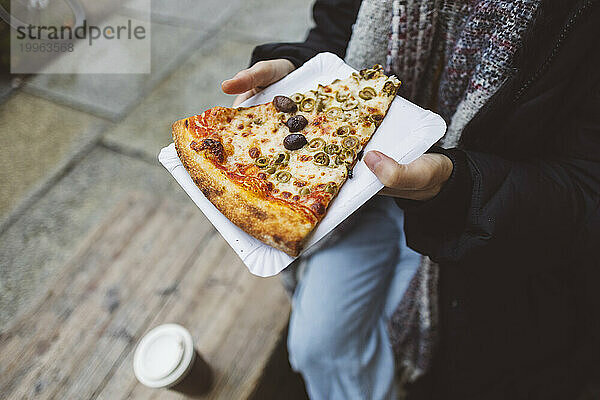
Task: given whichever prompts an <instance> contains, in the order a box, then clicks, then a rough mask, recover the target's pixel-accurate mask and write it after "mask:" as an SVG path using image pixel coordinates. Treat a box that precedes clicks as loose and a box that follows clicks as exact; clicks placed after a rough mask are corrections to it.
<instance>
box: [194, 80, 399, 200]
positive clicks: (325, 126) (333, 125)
mask: <svg viewBox="0 0 600 400" xmlns="http://www.w3.org/2000/svg"><path fill="white" fill-rule="evenodd" d="M387 81H390V82H392V83H393V84H394V85H395V86H398V84H399V81H398V80H397V79H396V78H395V77H391V78H389V79H388V78H387V77H386V76H385V75H383V74H382V73H380V72H378V73H377V74H376V76H375V77H374V78H372V79H363V78H360V77H359V76H358V74H354V75H353V76H350V77H348V78H346V79H344V80H336V81H334V83H332V84H331V85H328V86H321V85H319V90H318V91H309V92H306V93H304V94H303V96H304V98H313V99H315V102H318V101H319V99H323V98H324V97H323V96H325V98H326V100H327V104H326V106H325V107H324V110H320V112H317V107H316V106H315V107H314V109H313V110H312V111H310V112H304V111H300V110H298V111H297V112H295V113H288V114H285V113H282V112H279V111H277V109H276V108H275V106H274V105H273V104H272V103H268V104H263V105H259V106H255V107H250V108H239V109H237V110H235V109H224V108H219V110H218V111H217V112H216V113H215V112H214V111H213V117H214V118H218V119H219V122H220V123H219V124H218V128H217V132H214V133H216V134H217V135H218V136H219V137H220V138H221V141H222V144H223V146H224V149H225V151H226V153H227V160H226V163H225V165H226V166H227V168H228V169H229V170H231V171H235V170H237V165H238V164H239V165H244V166H246V165H254V164H255V160H256V158H257V157H256V155H257V152H256V150H253V151H252V152H251V151H250V149H252V148H255V149H258V150H259V152H260V156H266V157H268V159H269V163H270V164H271V161H272V160H273V159H274V158H275V157H276V156H277V155H278V154H280V153H287V154H289V161H288V163H287V165H285V166H281V165H279V166H276V170H277V172H275V173H272V174H270V173H267V170H268V167H267V168H262V169H261V168H258V167H255V168H251V171H254V174H251V175H254V176H258V177H261V178H263V179H266V180H268V181H270V182H272V183H273V185H274V187H275V189H274V191H273V192H272V196H273V197H276V198H281V199H285V200H288V201H297V202H298V203H299V204H302V205H305V206H307V207H310V205H311V203H313V202H314V201H317V200H316V199H315V198H313V197H312V196H310V195H306V194H305V195H301V194H300V191H301V190H302V189H303V188H308V189H310V192H311V193H314V192H323V193H324V188H325V186H326V185H327V184H330V183H332V182H333V183H335V185H336V187H337V188H339V187H340V186H341V185H342V184H343V183H344V182H345V180H346V178H347V176H348V167H347V166H346V165H345V164H341V165H337V164H336V163H335V162H334V158H335V155H332V154H328V156H329V158H330V162H329V165H328V166H322V165H316V164H315V163H314V162H313V159H314V155H315V154H316V153H319V152H322V151H323V148H320V149H318V150H317V151H311V149H310V148H309V146H308V145H306V146H304V147H303V148H301V149H299V150H286V149H285V147H284V145H283V141H284V139H285V137H286V136H288V135H289V134H290V133H291V132H290V130H289V128H288V127H287V125H285V123H284V121H286V120H287V119H288V118H289V117H291V116H292V115H303V116H304V117H305V118H306V119H307V120H308V125H307V126H306V127H305V128H304V129H302V130H301V131H300V132H296V133H301V134H303V135H304V136H305V137H306V139H307V141H308V143H310V142H311V140H313V139H316V138H319V139H322V140H324V141H325V143H326V144H336V145H338V146H340V148H342V146H341V142H342V140H343V137H339V136H337V135H336V134H335V132H336V131H337V130H338V128H339V127H341V126H344V125H348V126H350V128H351V129H352V131H353V132H352V133H351V135H352V136H355V137H356V138H358V139H359V144H358V146H357V147H356V148H355V149H354V154H355V157H354V159H356V154H357V153H358V152H359V151H360V150H362V149H363V148H364V146H365V145H366V144H367V142H368V141H369V139H370V138H371V135H372V134H373V133H374V132H375V129H376V124H375V123H374V122H372V121H371V120H370V119H369V117H370V116H371V115H372V114H380V115H381V116H382V117H383V116H384V115H385V113H386V112H387V109H388V106H389V104H390V103H391V101H392V100H393V95H388V94H386V93H384V92H383V86H384V85H385V83H386V82H387ZM366 87H371V88H373V89H374V91H375V92H376V93H377V95H376V96H375V97H374V98H372V99H370V100H364V99H361V97H360V96H359V93H360V91H361V90H363V89H365V88H366ZM337 92H340V93H341V94H343V95H344V96H346V97H348V98H350V99H355V100H357V101H358V106H357V107H356V108H354V109H352V110H349V111H345V112H344V113H343V115H341V116H340V117H339V118H336V117H335V116H331V115H328V114H327V111H328V110H329V109H330V108H332V107H339V108H342V107H343V104H344V102H345V101H342V102H338V101H337V100H336V93H337ZM213 110H215V109H213ZM221 110H223V111H221ZM229 110H231V111H229ZM204 119H205V116H204V115H202V116H200V117H199V118H198V119H197V120H196V121H197V124H198V125H199V126H200V125H203V121H204ZM213 122H214V121H213ZM213 126H214V125H213ZM251 153H252V154H251ZM252 156H254V157H252ZM279 171H287V172H289V173H290V174H291V178H290V179H289V181H287V182H280V181H279V180H278V179H277V173H278V172H279ZM247 172H248V171H247ZM285 192H287V193H285ZM282 193H283V195H282ZM288 194H289V195H288ZM295 196H298V197H295ZM333 196H334V195H329V197H330V198H332V197H333Z"/></svg>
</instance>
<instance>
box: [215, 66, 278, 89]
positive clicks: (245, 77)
mask: <svg viewBox="0 0 600 400" xmlns="http://www.w3.org/2000/svg"><path fill="white" fill-rule="evenodd" d="M276 72H277V69H276V68H275V63H273V62H265V61H261V62H258V63H256V64H254V65H253V66H252V67H251V68H248V69H245V70H242V71H240V72H238V73H237V74H236V75H235V76H234V77H233V78H231V79H228V80H226V81H224V82H223V83H222V84H221V89H223V92H225V93H227V94H239V93H244V92H247V91H248V90H251V89H254V88H256V87H260V86H267V85H269V84H270V83H272V82H273V81H275V80H276V75H275V74H276Z"/></svg>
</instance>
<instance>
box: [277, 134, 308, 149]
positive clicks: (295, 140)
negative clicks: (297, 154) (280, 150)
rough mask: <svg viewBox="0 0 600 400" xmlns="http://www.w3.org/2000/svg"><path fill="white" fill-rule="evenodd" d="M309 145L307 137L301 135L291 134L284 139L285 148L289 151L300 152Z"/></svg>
mask: <svg viewBox="0 0 600 400" xmlns="http://www.w3.org/2000/svg"><path fill="white" fill-rule="evenodd" d="M306 143H308V142H307V141H306V137H304V135H303V134H301V133H292V134H289V135H287V136H286V137H285V139H283V147H285V148H286V149H288V150H298V149H301V148H302V147H304V146H305V145H306Z"/></svg>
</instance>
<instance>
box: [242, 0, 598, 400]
mask: <svg viewBox="0 0 600 400" xmlns="http://www.w3.org/2000/svg"><path fill="white" fill-rule="evenodd" d="M599 3H600V0H599V1H595V0H582V1H564V0H560V1H556V0H545V1H544V2H543V5H542V6H541V7H540V12H539V15H538V16H537V18H536V21H535V23H534V24H533V26H532V28H531V29H530V31H529V32H528V34H527V36H526V39H525V41H524V43H523V47H522V49H521V51H520V53H519V55H518V57H517V59H516V62H515V65H514V66H515V72H514V74H513V76H512V77H511V78H510V79H509V80H508V82H506V83H505V84H504V85H503V87H502V88H501V89H500V90H499V91H498V93H496V94H495V95H494V96H493V98H492V99H491V100H490V101H489V102H488V104H486V106H485V107H484V108H483V109H482V110H481V111H480V112H479V113H478V114H477V115H476V117H475V118H474V119H473V120H472V121H471V122H470V123H469V124H468V126H467V127H466V128H465V130H464V131H463V134H462V138H461V141H460V144H459V146H458V148H457V149H451V150H442V149H432V150H431V151H438V152H442V153H444V154H446V155H448V156H449V157H450V158H451V159H452V161H453V163H454V171H453V173H452V176H451V178H450V180H449V181H448V182H447V183H446V184H445V186H444V187H443V189H442V191H441V192H440V193H439V194H438V195H437V196H436V197H435V198H433V199H432V200H429V201H426V202H411V201H401V202H399V203H400V205H401V206H402V207H403V208H404V209H405V215H406V217H405V231H406V235H407V241H408V244H409V246H410V247H412V248H414V249H415V250H417V251H419V252H421V253H423V254H426V255H428V256H430V257H431V258H432V259H433V260H434V261H436V262H438V263H439V264H440V288H439V294H440V296H439V298H440V304H439V307H440V343H439V346H438V349H437V352H436V357H435V360H434V363H433V368H432V370H431V371H430V373H429V374H428V375H427V376H426V377H425V378H423V379H421V380H420V381H418V382H417V383H415V384H414V385H412V387H411V388H410V389H411V390H410V393H411V396H410V397H409V398H411V399H412V398H424V399H425V398H427V399H454V398H457V399H477V400H483V399H545V400H548V399H561V400H562V399H576V398H577V396H578V395H579V392H580V391H581V390H582V389H583V387H584V385H585V383H586V382H587V381H589V380H590V379H592V378H595V374H596V373H597V370H598V369H599V367H600V261H599V260H598V258H597V256H596V253H595V251H594V250H596V248H597V247H600V73H599V71H600V54H599V53H600V45H599V43H600V4H599ZM359 6H360V1H352V0H317V1H316V3H315V6H314V19H315V22H316V27H315V28H313V29H312V30H311V31H310V32H309V35H308V37H307V39H306V41H305V42H303V43H275V44H267V45H263V46H259V47H257V48H256V49H255V50H254V53H253V56H252V63H254V62H257V61H259V60H265V59H274V58H286V59H289V60H290V61H292V63H294V64H295V65H296V66H300V65H302V64H303V63H304V62H305V61H306V60H308V59H309V58H311V57H313V56H314V55H316V54H317V53H319V52H321V51H330V52H333V53H336V54H338V55H339V56H341V57H343V56H344V55H345V49H346V45H347V42H348V40H349V38H350V35H351V32H352V24H353V23H354V21H355V19H356V14H357V12H358V8H359Z"/></svg>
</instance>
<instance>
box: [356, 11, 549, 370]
mask: <svg viewBox="0 0 600 400" xmlns="http://www.w3.org/2000/svg"><path fill="white" fill-rule="evenodd" d="M539 3H541V0H505V1H502V0H462V1H461V0H363V2H362V4H361V7H360V10H359V13H358V17H357V20H356V23H355V25H354V28H353V32H352V37H351V39H350V42H349V44H348V49H347V53H346V62H347V63H348V64H350V65H351V66H353V67H355V68H357V69H361V68H365V67H367V66H372V65H373V64H376V63H379V64H383V65H385V66H386V70H387V72H389V73H394V74H396V75H397V76H398V77H399V78H400V79H401V80H402V86H401V91H400V95H402V96H403V97H405V98H408V99H409V100H411V101H413V102H415V103H417V104H420V105H422V106H425V107H429V108H433V109H434V110H436V111H437V112H438V113H439V114H440V115H441V116H442V117H443V118H444V119H445V120H446V122H447V124H448V130H447V132H446V134H445V136H444V137H443V138H442V139H441V141H440V142H441V143H440V144H441V145H442V146H443V147H446V148H449V147H455V146H456V145H457V144H458V141H459V139H460V135H461V132H462V130H463V129H464V127H465V126H466V125H467V124H468V123H469V121H470V120H471V119H472V118H473V117H474V116H475V114H476V113H477V111H479V109H481V107H482V106H483V105H484V104H485V103H486V102H487V101H488V100H489V99H490V98H491V97H492V95H493V94H494V93H496V91H497V90H498V89H499V88H500V86H501V85H502V83H503V82H504V81H505V80H506V79H508V78H509V76H510V75H511V73H513V68H512V61H513V59H514V56H515V53H516V51H517V50H518V48H519V47H520V45H521V42H522V38H523V35H524V34H525V31H526V30H527V28H528V27H529V26H530V24H531V22H532V21H533V19H534V16H535V14H536V11H537V9H538V6H539ZM437 281H438V266H437V265H436V264H435V263H433V262H432V261H431V260H430V259H429V258H428V257H426V256H423V257H422V261H421V265H420V267H419V269H418V270H417V272H416V274H415V276H414V277H413V279H412V281H411V283H410V285H409V287H408V289H407V292H406V294H405V295H404V298H403V300H402V301H401V303H400V305H399V306H398V308H397V310H396V311H395V313H394V315H393V316H392V318H391V320H390V321H389V326H388V328H389V331H390V339H391V342H392V346H393V348H394V351H395V353H396V356H397V362H398V365H399V366H400V367H401V369H402V370H403V372H404V374H405V376H404V377H405V378H406V379H408V380H409V381H413V380H415V379H416V378H418V377H420V376H421V375H422V374H423V373H425V372H426V371H427V369H428V367H429V364H430V360H431V358H432V354H433V351H434V347H435V344H436V338H437V333H438V332H437V318H438V312H437V306H438V298H437Z"/></svg>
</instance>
